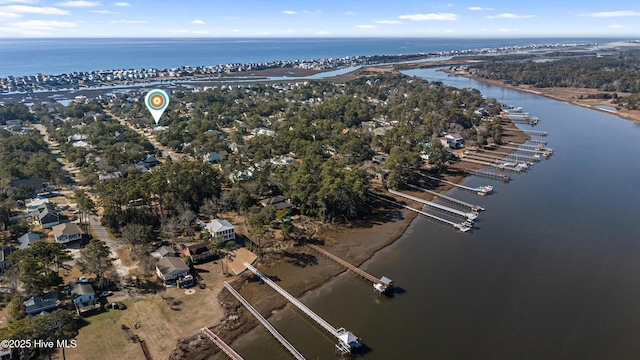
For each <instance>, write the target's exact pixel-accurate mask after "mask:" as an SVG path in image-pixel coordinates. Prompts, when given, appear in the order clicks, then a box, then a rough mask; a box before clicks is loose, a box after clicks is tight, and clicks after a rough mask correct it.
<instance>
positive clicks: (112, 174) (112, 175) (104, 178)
mask: <svg viewBox="0 0 640 360" xmlns="http://www.w3.org/2000/svg"><path fill="white" fill-rule="evenodd" d="M119 177H122V173H121V172H120V171H115V172H110V173H106V174H98V180H100V181H107V180H111V179H117V178H119Z"/></svg>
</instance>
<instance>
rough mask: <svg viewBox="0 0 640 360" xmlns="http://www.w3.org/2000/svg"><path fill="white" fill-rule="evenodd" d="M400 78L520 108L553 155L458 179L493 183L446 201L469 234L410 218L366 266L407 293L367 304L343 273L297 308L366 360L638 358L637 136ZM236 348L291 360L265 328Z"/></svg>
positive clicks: (561, 112) (297, 333)
mask: <svg viewBox="0 0 640 360" xmlns="http://www.w3.org/2000/svg"><path fill="white" fill-rule="evenodd" d="M408 73H409V74H410V75H416V76H422V77H425V78H428V79H431V80H439V81H443V82H445V83H447V84H450V85H453V86H456V87H475V88H478V89H480V90H481V92H482V93H483V94H484V95H486V96H488V97H495V98H497V99H498V100H499V101H501V102H504V103H507V104H512V105H516V106H522V107H523V108H524V109H526V111H528V112H530V113H531V114H532V115H534V116H538V117H539V118H540V119H541V122H540V125H539V126H538V127H537V129H540V130H546V131H549V133H550V135H549V136H548V137H547V138H546V140H548V142H549V146H550V147H552V148H554V149H555V153H554V155H553V156H552V157H551V159H550V160H548V161H543V162H541V163H540V164H538V165H535V166H534V167H533V169H532V170H531V171H529V172H528V173H526V174H523V175H517V176H515V179H514V180H513V181H512V182H511V183H509V184H503V183H501V182H497V181H492V180H487V179H482V178H476V177H471V178H469V179H467V180H466V182H465V183H466V184H468V185H484V184H491V185H493V186H494V187H495V194H494V195H493V196H490V197H486V198H483V197H480V196H476V195H473V194H471V193H466V192H461V191H457V190H454V191H451V192H450V194H451V195H452V196H454V197H457V198H461V199H463V200H465V201H468V202H471V203H476V204H480V205H482V206H484V207H485V208H486V209H487V210H486V211H485V212H483V213H481V214H480V217H479V221H478V222H477V223H476V229H475V231H474V233H473V234H461V233H458V232H455V231H453V230H451V229H449V228H446V227H443V226H441V225H438V224H435V223H432V222H429V221H425V220H420V219H418V220H416V221H414V222H413V224H412V225H411V226H410V228H409V229H408V231H407V232H406V233H405V235H404V236H402V238H400V239H399V240H398V241H397V242H395V243H394V244H393V245H392V246H390V247H388V248H385V249H384V250H382V251H380V252H378V253H377V254H376V255H375V257H374V258H373V259H372V260H370V261H368V262H367V263H365V264H364V265H363V268H364V269H365V270H367V271H369V272H370V273H372V274H376V275H378V276H381V275H386V276H388V277H390V278H392V279H394V280H395V281H396V284H397V285H398V286H399V287H401V288H402V290H403V291H404V292H403V293H401V294H396V296H395V297H393V298H391V299H389V298H385V297H380V296H376V295H374V294H373V290H372V288H371V285H370V284H368V283H366V282H364V281H362V280H360V279H359V278H357V277H355V276H353V275H351V274H348V273H347V274H343V275H341V276H339V277H338V278H336V279H335V280H334V281H331V282H330V283H329V284H327V285H325V286H323V287H322V288H321V289H319V290H318V291H315V292H312V293H311V294H309V295H308V296H306V297H305V298H303V299H302V300H303V302H304V303H305V304H307V305H308V306H309V307H310V308H311V309H313V310H314V311H316V312H317V313H318V314H319V315H321V316H323V317H324V318H325V319H326V320H327V321H328V322H329V323H331V324H333V325H334V326H338V327H339V326H343V327H345V328H346V329H348V330H350V331H352V332H354V333H355V334H356V335H358V336H360V337H361V338H362V340H363V342H364V344H365V345H366V346H367V347H368V348H369V351H368V352H367V353H366V354H364V355H362V356H361V357H363V358H366V359H371V360H373V359H508V360H512V359H536V360H538V359H638V358H640V341H638V339H639V338H640V305H639V304H640V286H639V285H638V284H639V283H640V261H638V259H639V258H640V230H639V229H638V226H637V224H638V220H637V216H638V213H639V212H638V210H640V205H639V204H640V192H639V191H638V189H637V185H638V184H639V183H640V166H638V160H637V154H640V126H639V125H637V124H634V123H632V122H629V121H625V120H621V119H618V118H616V117H614V116H611V115H608V114H604V113H601V112H598V111H592V110H588V109H583V108H580V107H577V106H571V105H568V104H563V103H560V102H556V101H552V100H549V99H545V98H542V97H536V96H534V95H531V94H525V93H520V92H516V91H511V90H506V89H501V88H496V87H491V86H488V85H483V84H480V83H477V82H474V81H471V80H467V79H464V78H459V77H448V76H447V75H446V74H443V73H440V72H435V71H434V70H416V71H411V72H408ZM267 275H268V274H267ZM264 291H265V292H267V291H273V290H272V289H271V288H269V287H268V286H267V285H265V286H264ZM270 321H272V323H274V324H275V326H276V327H277V328H278V329H279V330H280V331H281V332H282V333H283V334H284V335H285V336H286V337H287V338H288V339H289V340H290V341H291V343H292V344H293V345H294V346H295V347H296V348H298V350H300V351H301V352H302V353H303V354H304V355H305V356H306V357H307V358H308V359H316V358H318V359H333V358H334V352H333V343H334V341H333V339H331V338H330V337H329V336H328V335H327V334H325V333H324V332H323V331H322V330H319V329H318V328H317V327H315V326H313V325H311V324H310V322H309V321H310V320H308V319H307V318H306V317H305V316H304V315H302V314H300V313H299V312H297V311H294V310H292V309H290V308H289V307H287V308H286V309H284V310H283V311H281V312H279V313H277V314H276V315H275V316H273V317H272V318H270ZM234 347H235V348H236V349H237V350H238V352H239V353H240V354H242V355H243V356H245V358H246V359H289V355H288V353H287V352H286V350H285V349H284V348H282V347H281V346H280V345H279V344H278V343H277V342H276V341H275V340H273V339H272V338H271V337H270V335H268V333H266V331H265V330H263V329H262V328H258V329H256V330H255V331H253V332H252V333H251V334H250V335H249V336H246V337H244V338H242V339H240V340H239V341H237V342H236V343H234Z"/></svg>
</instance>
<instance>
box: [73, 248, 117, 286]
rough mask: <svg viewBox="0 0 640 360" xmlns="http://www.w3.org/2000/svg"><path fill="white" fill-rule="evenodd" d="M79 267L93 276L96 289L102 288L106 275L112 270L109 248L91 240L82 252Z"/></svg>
mask: <svg viewBox="0 0 640 360" xmlns="http://www.w3.org/2000/svg"><path fill="white" fill-rule="evenodd" d="M80 267H81V269H82V271H83V272H85V273H90V274H95V275H96V278H97V284H98V287H99V288H103V287H104V286H105V285H106V276H107V273H108V272H109V271H113V269H114V266H113V262H112V259H111V250H110V249H109V246H107V244H106V243H105V242H104V241H102V240H99V239H91V241H89V243H88V244H87V246H86V247H85V248H84V250H83V251H82V260H81V262H80Z"/></svg>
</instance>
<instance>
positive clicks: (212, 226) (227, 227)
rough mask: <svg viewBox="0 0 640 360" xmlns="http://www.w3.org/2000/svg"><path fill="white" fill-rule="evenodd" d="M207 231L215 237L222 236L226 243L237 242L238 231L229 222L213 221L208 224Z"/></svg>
mask: <svg viewBox="0 0 640 360" xmlns="http://www.w3.org/2000/svg"><path fill="white" fill-rule="evenodd" d="M207 230H209V232H210V233H211V235H212V236H213V237H218V236H220V237H221V238H223V239H224V241H228V240H235V238H236V230H235V227H234V226H233V225H231V223H229V222H228V221H227V220H220V219H213V221H211V222H210V223H208V224H207Z"/></svg>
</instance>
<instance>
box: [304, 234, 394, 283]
mask: <svg viewBox="0 0 640 360" xmlns="http://www.w3.org/2000/svg"><path fill="white" fill-rule="evenodd" d="M307 246H309V247H310V248H312V249H313V250H315V251H317V252H319V253H320V254H322V255H324V256H326V257H328V258H329V259H331V260H333V261H335V262H337V263H338V264H340V265H342V266H344V267H346V268H347V269H349V270H351V271H352V272H353V273H355V274H356V275H359V276H361V277H363V278H364V279H366V280H369V281H370V282H372V283H373V287H374V288H375V289H376V290H378V291H379V292H381V293H384V292H387V291H389V290H391V289H392V288H393V281H392V280H391V279H387V278H385V277H384V276H383V277H382V278H381V279H378V278H376V277H375V276H373V275H371V274H369V273H368V272H366V271H364V270H362V269H359V268H357V267H355V266H353V265H351V264H349V263H348V262H346V261H344V260H342V259H340V258H339V257H337V256H335V255H333V254H332V253H330V252H328V251H326V250H324V249H322V248H320V247H318V246H315V245H313V244H307Z"/></svg>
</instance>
